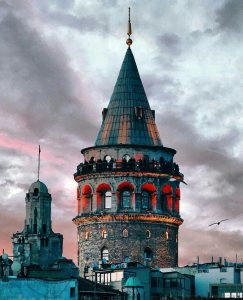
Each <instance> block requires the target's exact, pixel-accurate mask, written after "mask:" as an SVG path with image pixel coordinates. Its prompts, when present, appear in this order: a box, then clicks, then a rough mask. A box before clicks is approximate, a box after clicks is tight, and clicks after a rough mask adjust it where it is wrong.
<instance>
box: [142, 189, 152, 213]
mask: <svg viewBox="0 0 243 300" xmlns="http://www.w3.org/2000/svg"><path fill="white" fill-rule="evenodd" d="M150 198H151V194H150V193H149V192H148V191H143V192H142V209H149V208H150Z"/></svg>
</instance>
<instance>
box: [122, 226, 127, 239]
mask: <svg viewBox="0 0 243 300" xmlns="http://www.w3.org/2000/svg"><path fill="white" fill-rule="evenodd" d="M122 236H123V237H125V238H126V237H128V230H127V229H126V228H125V229H123V231H122Z"/></svg>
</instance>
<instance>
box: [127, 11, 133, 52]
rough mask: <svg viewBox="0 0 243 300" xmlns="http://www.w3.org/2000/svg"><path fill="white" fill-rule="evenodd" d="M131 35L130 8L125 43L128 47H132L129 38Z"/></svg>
mask: <svg viewBox="0 0 243 300" xmlns="http://www.w3.org/2000/svg"><path fill="white" fill-rule="evenodd" d="M131 34H132V24H131V17H130V7H128V28H127V35H128V39H127V41H126V43H127V45H128V47H130V46H131V45H132V39H131V38H130V36H131Z"/></svg>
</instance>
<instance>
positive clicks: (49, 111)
mask: <svg viewBox="0 0 243 300" xmlns="http://www.w3.org/2000/svg"><path fill="white" fill-rule="evenodd" d="M0 38H1V40H2V42H3V43H1V46H0V64H1V66H2V72H1V77H0V82H1V83H0V90H1V97H2V99H3V100H2V101H3V103H2V107H3V109H4V110H6V113H7V114H11V115H12V117H15V116H18V118H21V119H22V121H23V123H24V124H25V129H26V134H27V133H30V135H32V136H35V137H37V138H41V137H47V136H53V137H57V135H58V136H62V135H63V134H64V135H65V133H69V134H70V132H72V133H74V134H75V135H76V136H79V138H80V139H84V140H85V139H86V140H87V139H88V140H89V138H90V136H92V132H93V135H95V133H96V131H97V129H96V127H95V125H94V124H93V123H92V122H90V120H89V117H88V116H87V115H86V114H82V117H81V111H82V110H83V108H84V103H85V101H86V99H87V95H86V94H85V92H86V91H85V89H84V88H83V87H82V85H81V88H80V82H81V81H82V78H80V77H77V75H76V74H75V73H74V72H73V71H72V70H71V69H70V68H69V61H68V58H67V56H66V54H65V52H64V50H63V49H62V46H61V45H60V44H59V43H58V41H57V40H55V39H54V38H53V39H52V40H50V39H46V38H44V37H43V36H41V34H40V33H39V32H38V31H37V30H36V29H34V28H31V27H30V26H29V25H28V24H26V23H24V21H23V20H22V19H20V18H18V16H16V15H14V13H13V12H12V11H9V12H7V13H6V14H5V16H4V17H3V18H2V20H1V27H0ZM6 86H7V87H8V89H6ZM43 124H45V126H43ZM86 126H88V127H89V128H90V132H89V134H87V133H86V131H85V130H82V129H83V128H84V127H86ZM14 130H15V131H17V130H18V127H17V128H14Z"/></svg>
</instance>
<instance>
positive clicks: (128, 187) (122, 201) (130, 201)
mask: <svg viewBox="0 0 243 300" xmlns="http://www.w3.org/2000/svg"><path fill="white" fill-rule="evenodd" d="M134 191H135V186H134V185H133V184H132V183H131V182H129V181H124V182H121V183H120V184H119V185H118V187H117V207H118V209H129V208H134V207H135V193H134Z"/></svg>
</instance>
